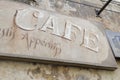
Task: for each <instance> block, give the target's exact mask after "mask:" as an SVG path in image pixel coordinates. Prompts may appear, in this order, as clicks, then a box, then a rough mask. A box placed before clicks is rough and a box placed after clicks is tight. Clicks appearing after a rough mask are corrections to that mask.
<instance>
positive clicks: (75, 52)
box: [0, 1, 116, 69]
mask: <svg viewBox="0 0 120 80" xmlns="http://www.w3.org/2000/svg"><path fill="white" fill-rule="evenodd" d="M5 3H6V4H5ZM3 4H4V5H3ZM8 5H14V6H11V7H10V8H9V7H7V6H8ZM20 5H22V6H20ZM0 8H1V13H0V20H1V24H0V30H1V31H0V35H1V38H0V40H1V43H0V52H1V53H3V54H0V55H4V56H7V57H8V56H9V55H10V56H12V55H13V56H14V57H21V58H29V59H36V60H45V61H46V62H48V61H49V62H50V61H52V63H53V62H56V64H59V63H62V62H63V63H65V64H66V65H67V64H69V65H74V66H79V65H78V64H81V65H83V66H85V65H90V66H94V67H96V66H97V67H96V68H99V67H103V69H105V67H106V69H115V68H116V62H115V59H114V57H113V55H112V52H111V49H110V47H109V45H108V42H107V39H106V37H105V34H104V29H102V27H97V26H95V25H94V24H93V23H92V22H90V21H88V20H84V19H80V18H79V19H78V18H74V17H68V16H64V15H60V14H56V13H51V12H47V11H43V10H38V9H35V8H32V7H30V6H27V5H24V4H19V3H14V2H9V1H1V2H0ZM76 21H77V22H76ZM96 24H98V25H99V23H96ZM103 46H104V47H105V48H103ZM86 67H87V66H86Z"/></svg>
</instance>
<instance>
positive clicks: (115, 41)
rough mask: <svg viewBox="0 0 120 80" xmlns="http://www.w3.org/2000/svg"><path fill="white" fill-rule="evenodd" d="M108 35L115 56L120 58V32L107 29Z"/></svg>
mask: <svg viewBox="0 0 120 80" xmlns="http://www.w3.org/2000/svg"><path fill="white" fill-rule="evenodd" d="M106 35H107V38H108V41H109V43H110V45H111V48H112V50H113V52H114V54H115V57H117V58H120V32H112V31H110V30H106Z"/></svg>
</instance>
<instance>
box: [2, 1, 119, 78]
mask: <svg viewBox="0 0 120 80" xmlns="http://www.w3.org/2000/svg"><path fill="white" fill-rule="evenodd" d="M18 1H22V2H26V3H28V4H30V5H32V6H35V7H37V8H42V9H46V10H50V11H54V12H59V13H61V14H64V15H69V16H74V17H82V18H85V19H89V20H91V21H93V22H94V23H96V22H101V23H103V25H104V27H105V28H107V29H110V30H112V31H119V32H120V27H119V26H120V13H118V12H120V10H119V9H120V8H119V7H120V6H119V4H117V5H116V4H110V5H109V7H108V8H107V9H109V10H105V11H104V12H103V13H102V14H101V17H102V18H99V17H96V15H95V9H96V8H94V7H93V6H91V7H90V5H95V6H96V5H97V6H101V5H102V4H104V2H101V1H100V0H80V1H79V0H71V1H65V0H34V1H33V0H18ZM72 1H76V2H72ZM79 2H81V3H84V4H89V6H86V5H82V4H81V5H80V4H79ZM98 2H99V3H98ZM110 10H112V11H110ZM113 10H114V11H115V12H113ZM116 11H117V12H116ZM98 26H101V25H98ZM116 60H117V59H116ZM117 63H118V69H116V70H115V71H106V70H95V69H86V68H85V69H83V68H80V67H65V66H53V65H44V64H38V63H25V62H13V61H2V60H1V61H0V80H119V79H120V76H119V74H120V60H117Z"/></svg>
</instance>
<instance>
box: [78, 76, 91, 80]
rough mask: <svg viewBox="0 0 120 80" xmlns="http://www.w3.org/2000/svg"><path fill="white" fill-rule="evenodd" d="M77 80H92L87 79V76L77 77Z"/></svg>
mask: <svg viewBox="0 0 120 80" xmlns="http://www.w3.org/2000/svg"><path fill="white" fill-rule="evenodd" d="M76 80H90V79H89V78H88V77H86V76H85V75H80V76H78V77H77V79H76Z"/></svg>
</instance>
